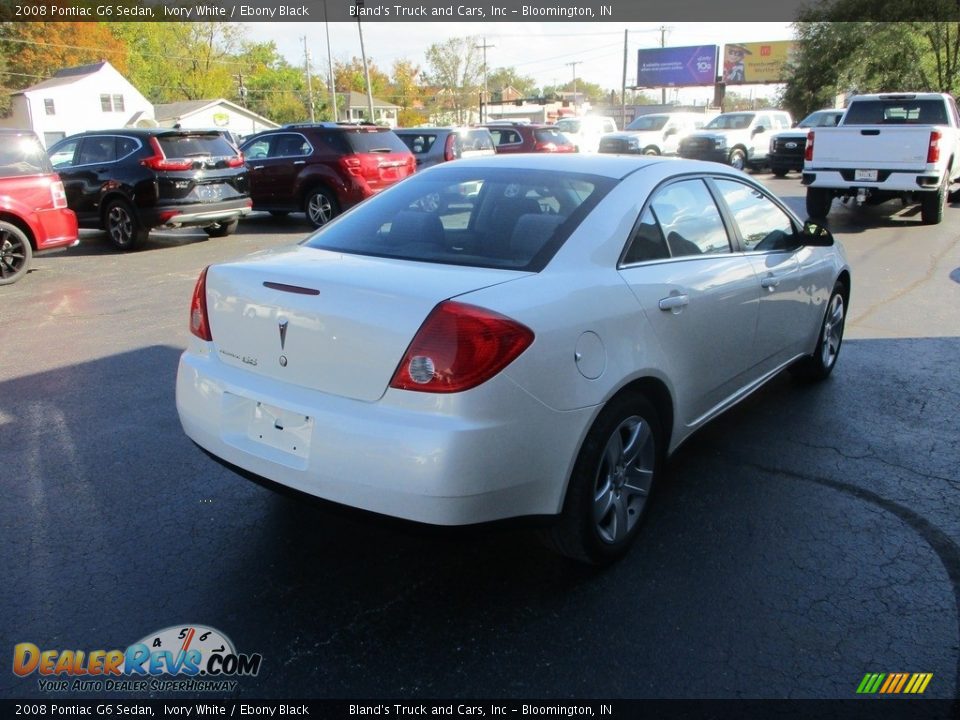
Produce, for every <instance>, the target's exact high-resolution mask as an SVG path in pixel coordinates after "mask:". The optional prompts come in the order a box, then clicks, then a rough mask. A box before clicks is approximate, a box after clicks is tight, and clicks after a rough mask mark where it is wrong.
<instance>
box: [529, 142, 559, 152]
mask: <svg viewBox="0 0 960 720" xmlns="http://www.w3.org/2000/svg"><path fill="white" fill-rule="evenodd" d="M533 151H534V152H556V151H557V145H556V143H552V142H538V143H537V144H536V145H534V146H533Z"/></svg>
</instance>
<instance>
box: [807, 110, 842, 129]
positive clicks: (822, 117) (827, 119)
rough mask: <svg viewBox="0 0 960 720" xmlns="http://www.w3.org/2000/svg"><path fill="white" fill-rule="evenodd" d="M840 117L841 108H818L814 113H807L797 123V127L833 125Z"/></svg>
mask: <svg viewBox="0 0 960 720" xmlns="http://www.w3.org/2000/svg"><path fill="white" fill-rule="evenodd" d="M842 117H843V110H840V111H835V110H818V111H817V112H815V113H810V114H809V115H807V116H806V117H805V118H804V119H803V120H801V121H800V122H799V123H798V124H797V127H801V128H811V127H835V126H836V125H837V124H838V123H839V122H840V118H842Z"/></svg>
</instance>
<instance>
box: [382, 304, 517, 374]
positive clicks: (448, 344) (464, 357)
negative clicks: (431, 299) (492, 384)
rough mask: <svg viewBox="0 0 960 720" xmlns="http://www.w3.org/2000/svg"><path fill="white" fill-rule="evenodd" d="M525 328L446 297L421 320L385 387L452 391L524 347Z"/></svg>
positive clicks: (494, 370) (493, 370)
mask: <svg viewBox="0 0 960 720" xmlns="http://www.w3.org/2000/svg"><path fill="white" fill-rule="evenodd" d="M533 339H534V335H533V331H532V330H530V328H528V327H526V326H524V325H521V324H520V323H518V322H516V321H515V320H511V319H510V318H508V317H505V316H503V315H500V314H499V313H495V312H493V311H491V310H485V309H483V308H479V307H475V306H473V305H465V304H463V303H458V302H454V301H452V300H447V301H445V302H442V303H440V304H439V305H437V306H436V307H435V308H434V309H433V310H432V311H431V312H430V314H429V315H428V316H427V319H426V320H424V321H423V325H421V326H420V329H419V330H418V331H417V334H416V335H415V336H414V338H413V342H411V343H410V347H408V348H407V352H406V354H405V355H404V356H403V360H402V361H401V362H400V366H399V367H398V368H397V370H396V372H395V373H394V374H393V379H392V380H391V381H390V387H392V388H396V389H398V390H415V391H419V392H433V393H454V392H460V391H462V390H469V389H470V388H472V387H476V386H477V385H480V384H481V383H484V382H486V381H487V380H489V379H490V378H492V377H493V376H494V375H496V374H497V373H498V372H500V371H501V370H503V368H505V367H506V366H507V365H509V364H510V363H511V362H513V361H514V360H515V359H516V358H517V357H518V356H519V355H520V354H521V353H522V352H523V351H524V350H526V349H527V348H528V347H530V344H531V343H532V342H533Z"/></svg>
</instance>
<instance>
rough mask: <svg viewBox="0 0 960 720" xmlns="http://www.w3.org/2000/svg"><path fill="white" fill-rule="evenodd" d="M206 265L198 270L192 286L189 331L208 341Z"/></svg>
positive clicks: (211, 338)
mask: <svg viewBox="0 0 960 720" xmlns="http://www.w3.org/2000/svg"><path fill="white" fill-rule="evenodd" d="M209 269H210V266H209V265H208V266H207V267H205V268H204V269H203V270H201V271H200V277H198V278H197V284H196V285H195V286H194V288H193V299H191V300H190V332H192V333H193V334H194V335H196V336H197V337H198V338H200V339H201V340H206V341H207V342H210V341H211V340H213V335H211V334H210V322H209V321H208V319H207V270H209Z"/></svg>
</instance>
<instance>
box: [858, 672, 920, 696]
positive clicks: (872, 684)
mask: <svg viewBox="0 0 960 720" xmlns="http://www.w3.org/2000/svg"><path fill="white" fill-rule="evenodd" d="M932 679H933V673H867V674H866V675H864V676H863V679H862V680H861V681H860V684H859V685H858V686H857V694H858V695H875V694H877V693H879V694H881V695H897V694H900V693H904V694H910V695H920V694H922V693H923V692H924V691H926V689H927V685H929V684H930V681H931V680H932Z"/></svg>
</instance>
